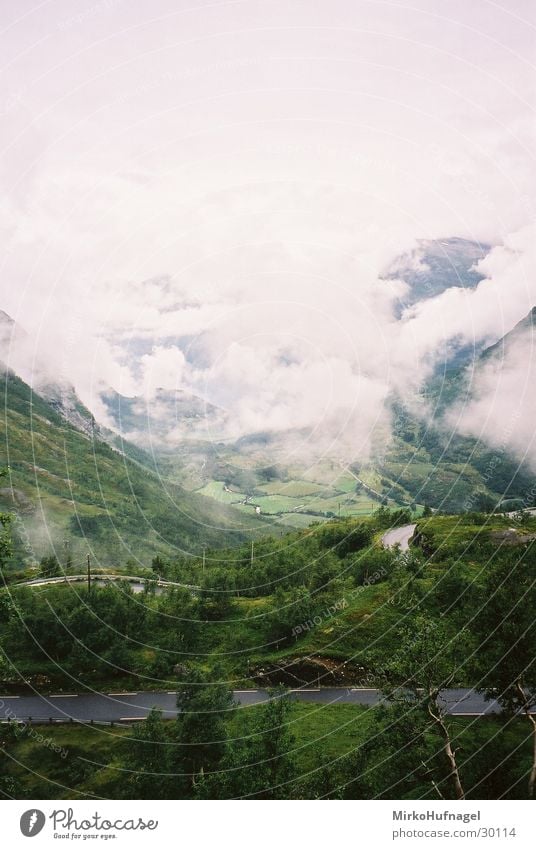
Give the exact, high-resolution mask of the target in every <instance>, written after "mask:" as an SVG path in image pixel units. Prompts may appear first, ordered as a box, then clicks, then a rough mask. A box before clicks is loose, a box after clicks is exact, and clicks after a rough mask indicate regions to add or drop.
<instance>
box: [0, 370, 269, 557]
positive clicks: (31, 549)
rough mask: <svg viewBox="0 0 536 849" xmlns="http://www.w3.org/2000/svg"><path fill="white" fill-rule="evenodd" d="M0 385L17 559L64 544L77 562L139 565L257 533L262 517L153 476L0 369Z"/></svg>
mask: <svg viewBox="0 0 536 849" xmlns="http://www.w3.org/2000/svg"><path fill="white" fill-rule="evenodd" d="M0 391H1V392H2V398H3V401H4V411H5V417H4V418H3V420H2V431H1V434H0V446H1V447H0V467H4V466H9V469H10V479H9V486H8V485H7V483H5V482H4V485H3V486H2V490H1V491H0V509H8V510H13V511H14V512H15V514H16V516H17V521H16V523H15V535H16V538H17V543H18V547H19V553H23V554H24V557H25V558H26V559H28V560H32V561H34V562H35V561H36V560H38V559H39V558H40V557H42V556H43V555H44V554H48V553H50V551H51V549H54V550H56V552H57V553H58V556H60V559H62V558H63V557H64V555H65V556H66V554H65V552H66V551H67V550H69V552H70V556H71V558H72V559H73V561H75V562H76V564H78V565H79V566H80V567H82V566H83V563H84V561H85V555H86V553H87V552H88V551H90V552H91V553H92V554H93V555H94V558H95V562H96V563H97V564H102V565H104V566H116V565H125V564H126V563H127V561H132V560H133V561H135V563H134V564H131V568H134V567H135V565H136V563H137V562H138V561H139V562H141V563H143V564H145V565H149V563H150V559H151V558H152V557H153V556H154V555H155V554H157V553H161V554H166V555H168V554H173V553H174V552H177V551H181V552H184V551H186V552H195V553H199V551H200V550H201V546H202V544H205V543H206V544H208V545H211V546H220V545H226V544H229V543H230V544H233V543H234V542H236V541H237V540H238V541H240V540H244V539H247V538H249V537H250V536H251V535H252V534H255V533H256V532H257V530H258V529H259V528H261V530H264V532H266V524H267V521H266V520H263V519H262V518H261V519H259V517H254V516H250V515H248V514H241V513H239V512H238V511H236V510H235V509H233V508H232V507H230V506H227V505H225V504H217V503H216V502H215V501H213V500H211V499H209V498H206V497H204V496H203V495H197V494H195V493H187V492H186V491H185V490H184V489H183V488H182V487H181V486H180V485H178V484H177V483H176V482H174V481H170V480H168V479H165V478H162V476H161V470H160V473H157V471H156V470H155V469H154V467H153V466H152V461H151V457H150V456H149V455H147V454H145V453H144V452H142V451H140V450H139V449H132V456H127V454H128V453H129V452H128V451H127V450H123V451H120V450H119V449H118V448H116V447H114V446H112V445H110V444H108V443H107V442H105V441H104V440H103V439H102V438H100V435H99V432H98V430H94V429H92V428H89V430H88V428H87V427H83V428H78V427H76V426H75V424H73V423H72V422H70V421H68V420H67V419H66V418H65V416H64V415H63V409H64V407H63V406H62V405H61V404H60V405H59V406H58V404H57V403H55V402H54V400H52V401H51V400H47V399H46V398H44V397H42V396H41V395H39V394H37V393H36V392H34V391H33V390H32V389H31V388H30V387H29V386H28V385H27V384H26V383H24V381H22V380H21V379H20V378H18V377H16V376H15V375H14V374H13V373H12V372H10V371H9V370H7V369H5V370H4V371H3V373H2V374H1V375H0ZM69 403H72V404H74V405H75V407H77V408H78V409H77V415H80V416H82V418H84V420H85V417H86V412H87V411H85V408H84V407H83V405H82V404H81V403H80V402H79V401H77V399H76V398H71V400H70V402H69ZM89 415H91V414H89ZM121 444H122V446H123V448H129V449H130V447H129V446H128V445H127V444H126V443H124V442H122V443H121ZM134 457H136V459H134Z"/></svg>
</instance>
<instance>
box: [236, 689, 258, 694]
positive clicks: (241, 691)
mask: <svg viewBox="0 0 536 849" xmlns="http://www.w3.org/2000/svg"><path fill="white" fill-rule="evenodd" d="M258 692H259V691H258V690H233V693H258Z"/></svg>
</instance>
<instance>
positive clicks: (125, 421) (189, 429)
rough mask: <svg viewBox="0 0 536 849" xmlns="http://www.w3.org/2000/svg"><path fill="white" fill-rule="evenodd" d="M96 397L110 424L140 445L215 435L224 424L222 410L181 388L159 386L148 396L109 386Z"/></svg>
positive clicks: (171, 446)
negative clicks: (134, 395)
mask: <svg viewBox="0 0 536 849" xmlns="http://www.w3.org/2000/svg"><path fill="white" fill-rule="evenodd" d="M100 399H101V401H102V403H103V404H104V407H105V410H106V414H107V418H108V421H109V422H110V423H111V426H112V427H113V428H114V429H115V430H116V431H117V432H118V433H120V434H121V435H122V436H123V437H124V438H125V439H131V440H133V441H134V442H135V443H136V444H137V445H140V446H142V447H144V448H148V447H151V448H152V449H154V448H156V449H158V450H162V451H164V450H166V449H171V450H173V449H174V448H176V446H177V445H178V443H179V442H180V441H182V440H185V439H191V438H200V437H204V438H205V439H207V440H212V439H217V438H218V434H219V433H220V432H221V431H222V430H223V427H224V424H225V418H226V414H225V412H224V411H223V410H221V409H220V408H218V407H216V406H214V404H210V403H208V402H207V401H204V400H203V399H202V398H199V397H197V396H196V395H192V394H190V393H188V392H184V391H182V390H175V391H169V390H165V389H161V388H160V389H157V390H156V392H155V393H154V395H153V397H152V398H151V399H150V400H149V399H146V398H141V397H133V398H129V397H126V396H124V395H121V394H120V393H119V392H116V391H115V390H114V389H109V390H107V391H105V392H102V393H101V395H100Z"/></svg>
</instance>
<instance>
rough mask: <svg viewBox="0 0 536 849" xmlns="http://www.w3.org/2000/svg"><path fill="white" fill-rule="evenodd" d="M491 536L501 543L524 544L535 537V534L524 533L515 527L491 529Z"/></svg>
mask: <svg viewBox="0 0 536 849" xmlns="http://www.w3.org/2000/svg"><path fill="white" fill-rule="evenodd" d="M491 538H492V539H493V540H495V541H496V542H499V543H502V544H503V545H524V544H525V545H526V544H527V543H529V542H533V541H534V540H535V539H536V534H524V533H522V532H520V531H518V530H517V529H516V528H507V529H506V530H504V531H493V532H492V534H491Z"/></svg>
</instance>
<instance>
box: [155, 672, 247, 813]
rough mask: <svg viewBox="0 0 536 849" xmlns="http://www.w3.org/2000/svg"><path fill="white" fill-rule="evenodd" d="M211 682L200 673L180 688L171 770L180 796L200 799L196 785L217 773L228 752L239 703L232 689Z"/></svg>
mask: <svg viewBox="0 0 536 849" xmlns="http://www.w3.org/2000/svg"><path fill="white" fill-rule="evenodd" d="M214 677H215V679H216V680H215V681H211V680H210V679H208V678H207V677H205V676H204V675H202V674H201V673H200V672H198V671H192V672H191V673H190V674H189V679H190V680H189V681H188V682H187V683H184V684H182V685H179V689H178V691H177V707H178V709H179V714H178V716H177V721H176V725H175V734H174V737H173V742H174V744H175V745H174V747H173V749H172V753H171V766H172V770H173V772H174V774H175V780H176V790H177V791H178V796H176V798H181V797H182V796H183V795H184V796H185V797H186V798H188V797H192V796H195V795H196V784H197V783H198V782H199V781H200V780H201V779H202V777H203V776H208V775H212V774H214V773H216V772H217V771H218V769H219V767H220V765H221V762H222V760H223V758H224V756H225V755H226V754H227V751H228V740H227V721H228V719H229V717H230V715H231V714H232V712H233V710H234V707H235V702H234V701H233V694H232V692H231V691H230V690H229V688H228V687H227V686H226V685H225V684H224V683H223V682H221V681H219V680H218V673H217V672H215V674H214Z"/></svg>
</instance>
